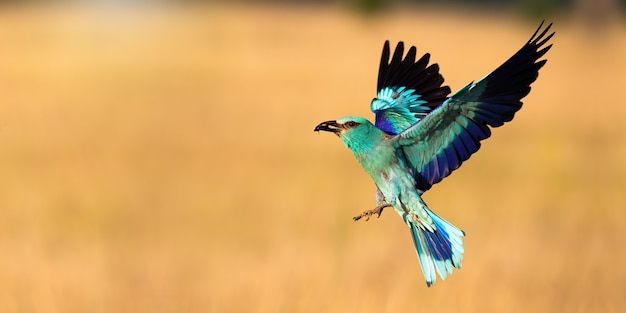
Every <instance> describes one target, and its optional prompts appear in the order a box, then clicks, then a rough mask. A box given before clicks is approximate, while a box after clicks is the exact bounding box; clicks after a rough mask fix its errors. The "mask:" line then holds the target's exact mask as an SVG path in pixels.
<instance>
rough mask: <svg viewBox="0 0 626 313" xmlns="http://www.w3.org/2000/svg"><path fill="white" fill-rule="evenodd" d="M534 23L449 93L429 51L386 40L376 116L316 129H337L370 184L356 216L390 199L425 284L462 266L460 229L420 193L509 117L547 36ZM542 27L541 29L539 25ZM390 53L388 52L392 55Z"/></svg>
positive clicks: (535, 68)
mask: <svg viewBox="0 0 626 313" xmlns="http://www.w3.org/2000/svg"><path fill="white" fill-rule="evenodd" d="M543 24H544V23H543V22H542V23H541V24H540V25H539V27H538V28H537V30H536V31H535V33H534V34H533V35H532V36H531V38H530V40H528V42H526V44H524V46H523V47H522V48H521V49H520V50H519V51H517V52H516V53H515V54H514V55H513V56H512V57H511V58H509V59H508V60H507V61H506V62H504V63H503V64H502V65H500V66H499V67H498V68H496V69H495V70H494V71H492V72H491V73H489V74H488V75H487V76H485V77H484V78H482V79H480V80H478V81H476V82H471V83H469V84H468V85H466V86H465V87H463V88H461V89H460V90H458V91H457V92H455V93H453V94H452V95H450V96H448V95H449V94H450V87H448V86H442V84H443V82H444V79H443V76H442V75H441V74H440V73H439V66H438V65H437V64H431V65H428V63H429V61H430V54H428V53H426V54H424V55H423V56H422V57H420V58H419V59H417V58H416V56H417V50H416V48H415V47H414V46H412V47H411V48H409V50H408V52H407V53H406V55H404V43H403V42H399V43H398V44H397V46H396V48H395V51H394V53H393V55H391V54H390V48H389V41H386V42H385V45H384V47H383V52H382V57H381V60H380V68H379V72H378V88H377V95H376V98H374V99H373V100H372V102H371V104H370V107H371V109H372V111H373V112H374V114H375V122H374V124H372V123H371V122H370V121H368V120H367V119H365V118H363V117H358V116H346V117H342V118H339V119H337V120H332V121H326V122H322V123H320V124H319V125H317V126H316V127H315V131H316V132H317V131H327V132H331V133H334V134H336V135H337V136H339V138H340V139H341V141H342V142H343V143H344V144H345V146H346V147H347V148H348V149H350V150H351V151H352V152H353V153H354V156H355V157H356V159H357V161H358V162H359V164H360V165H361V167H363V169H364V170H365V171H366V172H367V173H368V174H369V175H370V176H371V178H372V179H373V180H374V183H375V184H376V187H377V188H376V202H377V206H376V207H375V208H374V209H373V210H367V211H365V212H363V213H362V214H361V215H359V216H357V217H355V218H354V220H359V219H361V218H363V217H365V218H366V219H368V220H369V218H370V217H371V216H373V215H377V216H378V217H380V214H382V212H383V209H385V208H386V207H393V209H394V210H395V211H396V212H397V213H398V214H399V215H400V216H401V217H402V219H403V220H404V223H405V224H406V225H407V227H408V228H409V230H410V233H411V237H412V239H413V244H414V246H415V250H416V253H417V257H418V260H419V263H420V266H421V268H422V272H423V273H424V277H425V279H426V285H427V286H429V287H430V286H431V285H432V284H434V283H435V281H436V279H437V276H436V273H438V274H439V276H440V277H441V279H442V280H445V279H446V275H447V274H452V271H453V268H461V261H462V260H463V252H464V248H463V237H464V236H465V233H464V232H463V231H462V230H460V229H459V228H457V227H455V226H454V225H452V224H451V223H449V222H448V221H446V220H444V219H443V218H441V217H439V216H438V215H437V214H435V213H434V212H433V211H431V210H430V209H429V208H428V206H427V205H426V203H425V202H424V200H423V199H422V194H423V193H424V192H426V191H427V190H429V189H430V188H431V187H432V185H434V184H436V183H438V182H440V181H441V180H442V179H443V178H445V177H447V176H448V175H450V173H452V171H454V170H455V169H457V168H459V166H461V163H463V161H465V160H467V159H468V158H469V157H470V156H471V155H472V154H473V153H474V152H476V151H478V149H479V148H480V141H481V140H484V139H486V138H488V137H489V136H490V135H491V128H495V127H499V126H501V125H502V124H504V123H505V122H508V121H510V120H512V119H513V116H514V115H515V112H517V111H518V110H519V109H520V108H521V107H522V102H521V99H522V98H524V97H525V96H526V95H527V94H528V93H529V92H530V84H532V83H533V82H534V81H535V80H536V79H537V76H538V74H539V69H540V68H542V67H543V66H544V64H545V63H546V60H545V59H543V60H539V59H540V58H541V57H542V56H543V55H544V54H546V52H548V50H550V48H551V47H552V44H550V45H547V46H546V43H547V42H548V41H549V40H550V38H552V36H553V35H554V32H552V33H549V34H548V31H549V30H550V28H551V26H552V24H549V25H548V26H547V27H545V28H543ZM542 28H543V30H542ZM390 57H391V60H390Z"/></svg>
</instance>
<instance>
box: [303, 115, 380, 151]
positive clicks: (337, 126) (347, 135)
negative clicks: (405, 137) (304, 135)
mask: <svg viewBox="0 0 626 313" xmlns="http://www.w3.org/2000/svg"><path fill="white" fill-rule="evenodd" d="M314 131H316V132H318V131H327V132H331V133H334V134H335V135H337V136H339V138H341V141H343V143H344V144H345V145H346V147H348V148H350V149H352V150H354V149H355V148H357V149H358V148H359V147H363V145H365V144H368V143H371V142H375V141H376V139H378V138H376V137H377V136H380V135H382V131H380V130H379V129H378V128H376V126H374V125H373V124H372V123H371V122H370V121H368V120H367V119H365V118H362V117H359V116H346V117H342V118H340V119H337V120H336V121H326V122H322V123H320V124H319V125H317V126H315V130H314Z"/></svg>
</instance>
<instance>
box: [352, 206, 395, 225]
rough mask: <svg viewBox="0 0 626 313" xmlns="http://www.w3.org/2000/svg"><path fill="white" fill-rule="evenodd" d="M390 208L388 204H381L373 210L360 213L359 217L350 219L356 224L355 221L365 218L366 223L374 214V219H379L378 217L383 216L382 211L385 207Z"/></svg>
mask: <svg viewBox="0 0 626 313" xmlns="http://www.w3.org/2000/svg"><path fill="white" fill-rule="evenodd" d="M390 206H391V204H389V203H383V204H381V205H379V206H377V207H375V208H374V209H373V210H367V211H365V212H363V213H361V214H360V215H359V216H355V217H353V218H352V219H353V220H354V221H355V222H356V221H358V220H360V219H362V218H364V217H365V221H366V222H367V221H369V220H370V217H371V216H372V215H374V214H377V216H376V218H379V217H380V215H381V214H383V209H384V208H386V207H390Z"/></svg>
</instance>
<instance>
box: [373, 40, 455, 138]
mask: <svg viewBox="0 0 626 313" xmlns="http://www.w3.org/2000/svg"><path fill="white" fill-rule="evenodd" d="M416 53H417V49H416V48H415V47H411V48H409V51H408V52H407V54H406V56H405V57H404V58H403V54H404V43H403V42H399V43H398V45H397V46H396V49H395V51H394V53H393V56H392V57H391V61H389V57H390V49H389V41H385V46H384V47H383V53H382V56H381V59H380V68H379V71H378V87H377V90H378V93H377V96H376V98H374V100H372V103H371V109H372V111H373V112H374V113H375V114H376V123H375V125H376V127H378V128H380V129H381V130H383V131H385V132H386V133H388V134H392V135H396V134H398V133H400V132H402V131H403V130H405V129H407V128H408V127H409V126H411V125H413V124H415V123H416V122H417V121H418V120H419V119H420V118H422V117H424V116H426V115H427V114H428V113H430V111H432V110H433V109H434V108H436V107H437V106H439V105H441V103H442V102H443V101H444V100H445V99H446V97H447V96H448V94H450V87H448V86H441V84H443V76H441V74H439V66H438V65H437V64H431V65H430V66H428V62H429V60H430V54H428V53H426V54H424V55H423V56H422V57H421V58H420V59H419V60H417V61H415V57H416Z"/></svg>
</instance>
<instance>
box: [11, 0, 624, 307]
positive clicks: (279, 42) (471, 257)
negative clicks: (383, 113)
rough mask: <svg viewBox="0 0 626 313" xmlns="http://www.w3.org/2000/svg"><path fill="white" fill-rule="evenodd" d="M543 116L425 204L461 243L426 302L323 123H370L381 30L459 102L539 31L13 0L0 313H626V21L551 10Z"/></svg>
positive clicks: (533, 98)
mask: <svg viewBox="0 0 626 313" xmlns="http://www.w3.org/2000/svg"><path fill="white" fill-rule="evenodd" d="M554 20H555V21H556V25H555V27H554V30H556V31H557V35H556V36H555V37H554V40H553V42H554V45H555V46H554V48H553V50H552V51H550V52H549V54H548V55H547V57H548V58H549V62H548V64H547V66H546V67H545V68H544V69H542V71H541V75H540V77H539V80H538V81H537V82H536V83H535V84H534V85H533V90H532V92H531V94H530V96H528V97H527V98H526V99H525V103H526V105H525V107H524V108H523V109H522V110H521V111H520V112H519V114H517V116H516V118H515V120H514V121H513V123H511V124H507V125H506V126H505V127H503V128H501V129H496V130H495V131H494V133H493V137H492V138H490V139H489V140H487V141H485V142H484V144H483V148H482V149H481V151H479V153H478V154H476V155H474V156H473V157H472V159H471V160H470V161H468V162H467V163H465V164H464V165H463V167H462V168H461V169H460V170H458V171H457V172H455V173H454V174H453V175H452V176H451V177H449V178H447V179H446V180H444V181H443V182H442V183H440V184H439V185H437V186H435V188H433V190H432V191H429V192H428V193H427V194H426V196H425V199H426V201H427V203H428V204H429V206H430V207H431V208H433V210H434V211H436V212H437V213H438V214H440V215H441V216H442V217H444V218H446V219H447V220H449V221H451V222H453V223H454V224H455V225H457V226H459V227H460V228H462V229H463V230H465V231H466V233H467V237H466V238H465V244H466V253H465V262H464V263H463V269H461V270H459V271H455V274H454V275H452V276H451V277H450V278H449V279H448V280H446V281H445V282H443V283H442V282H441V281H438V282H437V283H436V284H435V286H434V287H432V288H426V285H425V283H424V280H423V277H422V274H421V272H420V269H419V265H418V261H417V257H416V256H415V253H414V251H413V248H412V246H411V239H410V236H409V233H408V231H407V230H406V228H405V227H404V225H403V223H402V221H401V219H400V218H398V216H396V214H395V213H394V212H393V211H388V212H385V213H384V214H383V216H382V217H381V218H380V219H375V220H371V221H369V222H367V223H366V222H359V223H354V222H352V220H351V217H352V216H353V215H355V214H358V213H360V212H361V211H362V210H365V209H371V208H372V207H373V205H374V186H373V184H372V183H371V182H370V180H369V178H368V177H367V176H366V174H365V173H364V172H362V171H361V169H360V168H359V166H358V165H357V163H356V162H355V160H353V156H352V155H351V154H350V153H349V151H347V150H346V149H345V148H344V147H343V146H342V144H341V143H340V142H339V140H338V139H337V138H335V137H334V136H332V135H329V134H315V133H313V128H314V126H315V125H316V124H317V123H319V122H321V121H324V120H329V119H334V118H336V117H339V116H341V115H347V114H359V115H364V116H367V117H371V113H370V112H369V102H370V100H371V99H372V98H373V97H374V91H375V84H376V73H377V69H378V60H379V53H380V50H381V48H382V44H383V42H384V40H385V39H390V40H392V41H398V40H404V41H406V42H407V44H415V45H417V46H418V51H421V52H426V51H429V52H431V53H432V55H433V58H432V60H433V61H435V62H438V63H439V64H440V66H441V71H442V73H443V75H444V77H445V78H446V82H447V83H448V84H449V85H450V86H451V87H452V89H453V90H456V89H458V88H460V87H462V86H464V85H465V84H466V83H468V82H469V81H471V80H475V79H479V78H480V77H482V76H483V75H485V74H487V72H488V71H490V70H492V69H494V68H495V67H496V66H497V65H499V64H500V63H501V62H502V61H504V60H505V59H506V58H508V57H509V56H510V55H512V54H513V53H514V52H515V51H516V50H517V49H518V48H520V47H521V45H522V44H523V43H524V42H525V41H526V40H527V39H528V38H529V37H530V35H531V34H532V32H533V31H534V29H535V28H536V26H537V25H538V21H529V20H527V19H523V18H520V17H519V16H517V15H514V14H510V13H506V12H499V11H490V12H480V11H471V12H470V11H460V10H453V9H451V8H447V9H445V8H442V9H433V8H420V7H414V8H405V9H396V10H391V11H388V12H386V13H384V14H382V15H379V16H369V17H366V16H361V15H358V14H356V13H353V12H349V11H346V10H345V9H343V8H336V7H287V8H285V7H256V6H253V7H244V6H228V7H186V8H185V7H175V8H142V7H132V8H125V9H123V8H115V7H106V6H99V7H94V8H76V7H74V8H72V7H52V6H51V7H2V8H0V312H4V313H12V312H59V313H61V312H62V313H72V312H315V313H318V312H622V311H624V310H626V300H624V299H625V298H624V292H625V290H626V250H625V248H624V246H625V245H626V228H625V226H624V225H625V223H626V211H625V210H626V122H625V121H624V119H625V118H624V116H625V114H626V103H625V101H626V100H625V99H626V78H625V77H626V28H625V27H624V26H623V25H624V23H623V22H618V23H609V24H608V26H607V27H606V28H604V29H596V30H590V29H588V28H585V27H583V26H582V25H581V24H580V23H579V22H577V20H576V19H569V18H555V19H554Z"/></svg>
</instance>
